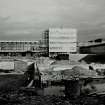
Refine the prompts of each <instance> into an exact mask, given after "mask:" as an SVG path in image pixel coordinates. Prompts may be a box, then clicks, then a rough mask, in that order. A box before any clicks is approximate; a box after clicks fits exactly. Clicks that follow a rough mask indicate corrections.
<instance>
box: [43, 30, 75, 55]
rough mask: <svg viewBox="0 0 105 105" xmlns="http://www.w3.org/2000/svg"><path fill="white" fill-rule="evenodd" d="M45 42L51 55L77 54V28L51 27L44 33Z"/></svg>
mask: <svg viewBox="0 0 105 105" xmlns="http://www.w3.org/2000/svg"><path fill="white" fill-rule="evenodd" d="M43 42H44V44H45V46H46V48H47V52H48V54H49V57H54V56H58V55H62V57H63V56H68V55H69V54H71V53H72V54H75V53H77V30H76V29H72V28H49V29H48V30H46V31H44V33H43Z"/></svg>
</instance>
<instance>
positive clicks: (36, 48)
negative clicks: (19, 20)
mask: <svg viewBox="0 0 105 105" xmlns="http://www.w3.org/2000/svg"><path fill="white" fill-rule="evenodd" d="M45 52H46V51H45V49H44V48H43V46H42V43H41V41H0V56H1V57H3V56H7V57H9V56H11V57H26V56H27V57H31V56H32V57H35V56H41V55H43V54H44V53H45Z"/></svg>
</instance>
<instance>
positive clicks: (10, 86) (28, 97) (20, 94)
mask: <svg viewBox="0 0 105 105" xmlns="http://www.w3.org/2000/svg"><path fill="white" fill-rule="evenodd" d="M24 83H25V78H24V76H23V75H0V105H104V103H105V102H104V100H105V96H97V97H96V96H95V97H90V96H87V97H86V96H85V97H78V98H77V99H73V100H71V99H69V97H64V96H54V95H52V96H49V95H46V96H44V95H41V96H40V95H37V94H36V93H33V92H28V91H20V87H23V86H24Z"/></svg>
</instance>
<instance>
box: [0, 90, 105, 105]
mask: <svg viewBox="0 0 105 105" xmlns="http://www.w3.org/2000/svg"><path fill="white" fill-rule="evenodd" d="M104 99H105V98H104V97H100V98H98V97H80V98H77V99H74V100H70V99H68V98H66V97H57V96H38V95H35V94H29V93H26V92H19V91H14V92H11V93H3V94H1V95H0V105H104Z"/></svg>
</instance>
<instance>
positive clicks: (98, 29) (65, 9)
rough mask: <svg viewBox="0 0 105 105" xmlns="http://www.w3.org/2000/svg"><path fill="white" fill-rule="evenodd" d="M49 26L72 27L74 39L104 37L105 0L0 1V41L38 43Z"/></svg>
mask: <svg viewBox="0 0 105 105" xmlns="http://www.w3.org/2000/svg"><path fill="white" fill-rule="evenodd" d="M49 27H65V28H76V29H77V30H78V40H79V41H87V40H91V39H95V38H104V37H105V0H0V40H38V39H40V38H41V34H42V32H43V31H44V30H46V29H48V28H49Z"/></svg>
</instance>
